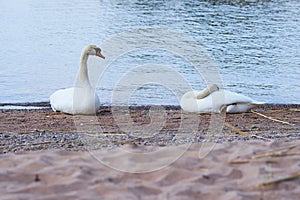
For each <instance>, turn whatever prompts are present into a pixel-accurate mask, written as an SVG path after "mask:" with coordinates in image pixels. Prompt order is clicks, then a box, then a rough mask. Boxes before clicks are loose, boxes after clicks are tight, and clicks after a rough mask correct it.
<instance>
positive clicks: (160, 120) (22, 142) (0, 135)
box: [0, 103, 300, 154]
mask: <svg viewBox="0 0 300 200" xmlns="http://www.w3.org/2000/svg"><path fill="white" fill-rule="evenodd" d="M22 105H23V106H24V105H25V104H22ZM26 105H27V104H26ZM32 105H39V106H45V103H39V104H30V106H32ZM112 109H114V110H115V111H114V112H117V115H116V114H115V113H113V110H112ZM128 109H129V110H128ZM299 110H300V104H290V105H287V104H266V105H262V106H259V107H257V108H256V109H254V110H253V111H252V112H247V113H240V114H226V115H224V116H219V115H218V114H217V115H212V114H209V113H207V114H199V113H187V112H183V111H182V110H181V109H180V107H179V106H129V107H122V106H120V107H111V106H101V107H100V109H99V110H98V112H97V115H95V116H72V115H68V114H64V113H55V112H53V111H52V110H51V108H50V107H48V108H41V109H0V122H1V123H0V147H1V148H0V154H1V153H8V152H19V151H35V150H42V149H61V150H68V151H70V150H71V151H72V150H74V151H77V150H84V149H86V148H106V147H109V148H113V147H117V146H120V145H124V144H131V145H137V146H157V145H158V146H166V145H180V144H185V143H203V142H216V143H225V142H234V141H247V140H261V141H273V140H286V141H292V140H300V121H299V119H300V112H299ZM152 116H154V118H151V117H152ZM215 116H217V118H216V117H215ZM218 116H219V118H218ZM212 120H219V121H220V122H218V123H219V124H217V126H218V127H215V132H213V133H209V132H210V130H212V127H211V126H210V125H212V124H214V122H213V121H212ZM130 122H131V124H130ZM214 126H216V125H214ZM132 127H134V128H133V129H132ZM213 129H214V128H213ZM218 130H219V131H218ZM91 135H92V138H89V136H91ZM86 140H87V141H89V140H93V142H86Z"/></svg>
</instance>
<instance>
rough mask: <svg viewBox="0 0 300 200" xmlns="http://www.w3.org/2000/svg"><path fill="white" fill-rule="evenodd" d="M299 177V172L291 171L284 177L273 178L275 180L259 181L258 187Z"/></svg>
mask: <svg viewBox="0 0 300 200" xmlns="http://www.w3.org/2000/svg"><path fill="white" fill-rule="evenodd" d="M299 177H300V172H296V173H293V174H291V175H289V176H285V177H282V178H278V179H275V180H271V181H267V182H263V183H260V184H258V187H260V186H267V185H272V184H277V183H280V182H283V181H290V180H294V179H296V178H299Z"/></svg>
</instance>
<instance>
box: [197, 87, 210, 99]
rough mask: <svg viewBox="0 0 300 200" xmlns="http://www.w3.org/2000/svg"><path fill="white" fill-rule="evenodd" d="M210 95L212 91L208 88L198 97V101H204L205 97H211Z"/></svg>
mask: <svg viewBox="0 0 300 200" xmlns="http://www.w3.org/2000/svg"><path fill="white" fill-rule="evenodd" d="M210 93H211V91H210V89H209V88H206V89H205V90H203V91H202V92H201V93H200V94H198V95H197V99H204V98H205V97H207V96H208V95H210Z"/></svg>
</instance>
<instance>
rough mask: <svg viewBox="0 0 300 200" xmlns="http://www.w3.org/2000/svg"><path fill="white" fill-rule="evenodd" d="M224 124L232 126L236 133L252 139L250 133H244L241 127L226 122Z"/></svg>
mask: <svg viewBox="0 0 300 200" xmlns="http://www.w3.org/2000/svg"><path fill="white" fill-rule="evenodd" d="M224 125H225V126H226V127H228V128H230V129H231V130H233V131H235V132H236V133H238V134H240V135H242V136H244V137H245V138H248V139H249V140H251V137H250V136H249V135H247V134H246V133H244V132H243V131H241V130H240V129H238V128H236V127H234V126H232V125H230V124H228V123H226V122H225V123H224Z"/></svg>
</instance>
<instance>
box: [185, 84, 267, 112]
mask: <svg viewBox="0 0 300 200" xmlns="http://www.w3.org/2000/svg"><path fill="white" fill-rule="evenodd" d="M261 104H265V103H264V102H258V101H255V100H253V99H251V98H250V97H247V96H244V95H242V94H237V93H234V92H230V91H227V90H220V89H219V87H218V86H217V85H216V84H212V85H209V86H208V87H207V88H206V89H204V90H202V91H200V92H199V91H189V92H187V93H185V94H184V95H183V96H182V98H181V100H180V106H181V108H182V109H183V110H184V111H187V112H201V113H208V112H213V113H220V112H221V111H222V109H223V108H224V106H226V112H227V113H242V112H247V111H248V110H249V109H251V108H254V107H255V106H257V105H261Z"/></svg>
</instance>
